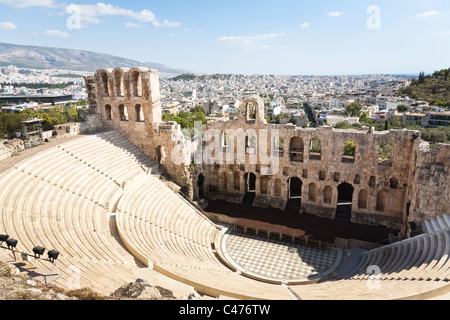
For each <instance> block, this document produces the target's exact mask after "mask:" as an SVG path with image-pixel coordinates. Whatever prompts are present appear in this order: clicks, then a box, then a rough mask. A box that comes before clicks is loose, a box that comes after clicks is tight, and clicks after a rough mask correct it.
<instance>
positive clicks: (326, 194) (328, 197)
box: [323, 186, 333, 204]
mask: <svg viewBox="0 0 450 320" xmlns="http://www.w3.org/2000/svg"><path fill="white" fill-rule="evenodd" d="M332 199H333V188H332V187H331V186H326V187H325V189H324V190H323V202H324V203H329V204H330V203H331V201H332Z"/></svg>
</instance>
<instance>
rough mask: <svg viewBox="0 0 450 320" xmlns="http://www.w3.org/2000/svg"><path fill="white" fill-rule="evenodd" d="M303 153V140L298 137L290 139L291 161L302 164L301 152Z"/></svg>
mask: <svg viewBox="0 0 450 320" xmlns="http://www.w3.org/2000/svg"><path fill="white" fill-rule="evenodd" d="M304 151H305V146H304V144H303V139H302V138H300V137H294V138H292V139H291V143H290V154H291V161H293V162H303V152H304Z"/></svg>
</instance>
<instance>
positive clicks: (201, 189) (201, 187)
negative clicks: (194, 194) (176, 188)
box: [197, 174, 205, 199]
mask: <svg viewBox="0 0 450 320" xmlns="http://www.w3.org/2000/svg"><path fill="white" fill-rule="evenodd" d="M197 187H198V196H199V197H200V198H203V199H204V198H205V176H204V175H203V174H200V175H199V176H198V179H197Z"/></svg>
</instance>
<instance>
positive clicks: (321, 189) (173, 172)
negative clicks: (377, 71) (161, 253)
mask: <svg viewBox="0 0 450 320" xmlns="http://www.w3.org/2000/svg"><path fill="white" fill-rule="evenodd" d="M86 83H87V87H88V93H89V101H90V103H92V106H93V107H92V109H91V111H94V112H96V113H97V114H98V117H99V119H100V120H101V121H102V122H103V124H104V126H105V127H106V128H109V129H114V130H117V131H119V132H120V133H122V134H123V135H124V136H125V137H127V138H128V139H129V140H130V142H132V143H133V144H135V145H136V146H137V147H139V148H140V149H141V150H142V151H143V152H145V153H146V154H147V155H148V156H149V157H150V158H152V159H153V160H155V161H156V162H158V163H159V164H160V165H161V167H162V168H163V169H164V170H165V171H166V172H167V173H168V174H169V175H170V176H171V177H172V178H173V179H174V180H175V181H176V182H177V183H178V184H179V185H180V186H182V187H186V188H187V190H188V192H189V194H190V196H191V197H192V198H193V199H197V198H199V197H202V198H209V199H224V200H227V201H231V202H238V203H240V202H242V200H243V198H244V196H245V195H246V194H247V193H248V192H249V191H250V192H252V193H254V194H255V199H254V201H253V204H254V205H255V206H261V207H273V208H279V209H282V210H284V209H285V207H286V205H287V204H288V203H289V201H292V200H293V199H296V200H297V201H300V202H301V205H300V208H299V210H298V213H299V214H301V213H310V214H315V215H317V216H321V217H326V218H330V219H334V218H335V217H337V215H338V214H339V210H338V208H341V207H342V206H344V205H346V202H348V206H349V209H350V210H351V215H350V216H349V219H350V220H351V221H353V222H357V223H364V224H371V225H385V226H388V227H392V228H395V229H398V230H399V229H402V228H404V227H405V226H406V225H407V222H410V221H421V219H424V218H426V217H430V216H432V215H433V214H436V215H439V214H442V213H443V212H446V211H447V212H448V201H446V202H445V201H444V203H442V201H440V200H439V199H438V198H437V194H433V195H430V194H431V193H433V192H437V190H439V189H442V188H444V189H445V190H446V192H447V196H446V198H444V199H447V200H448V171H449V170H448V169H449V168H448V163H449V161H448V154H449V150H448V148H447V147H440V149H438V150H436V151H434V152H431V153H430V152H425V153H423V151H422V150H419V145H420V143H421V140H420V133H419V132H417V131H408V130H391V131H385V132H375V131H373V130H368V129H365V130H334V129H332V128H329V127H323V128H318V129H300V128H297V127H295V126H294V125H273V124H267V123H266V121H265V120H264V104H263V102H262V100H261V98H259V97H253V98H251V99H248V100H245V101H243V102H242V103H241V106H240V107H241V108H240V109H241V113H240V117H239V119H237V120H231V121H228V122H220V121H219V122H210V123H208V125H206V126H203V127H202V128H201V136H202V138H203V139H204V138H207V137H208V134H207V133H209V134H210V133H212V135H213V137H212V138H211V139H205V140H200V141H198V140H197V139H190V138H185V137H184V136H183V133H182V132H181V129H180V126H179V125H177V124H176V123H164V122H162V121H161V102H160V98H159V79H158V74H157V72H156V71H154V70H149V69H143V68H141V69H121V68H117V69H114V70H99V71H98V72H97V73H96V74H95V76H94V77H88V78H86ZM254 137H256V138H254ZM274 140H277V141H278V144H276V146H277V147H276V148H275V149H268V151H266V153H265V154H264V152H263V153H260V150H262V149H261V148H260V143H261V142H262V141H266V142H267V143H268V145H269V147H272V146H275V144H274ZM318 140H320V144H318V142H317V141H318ZM347 142H352V143H354V144H355V145H356V149H355V153H354V154H353V153H350V154H348V153H346V152H344V145H346V143H347ZM388 143H389V144H391V146H392V157H390V158H388V159H385V160H381V159H380V157H379V154H380V147H381V146H384V145H385V144H388ZM317 145H320V146H321V147H320V148H319V149H318V148H317ZM211 146H214V148H211ZM210 149H212V150H213V151H212V152H211V153H209V152H210ZM266 150H267V149H266ZM195 151H197V153H195ZM221 151H223V153H222V152H221ZM227 151H228V152H229V153H228V154H230V152H231V151H232V152H231V155H232V156H231V157H230V156H228V157H227V153H226V152H227ZM183 152H184V153H185V155H187V156H186V159H185V161H184V162H181V161H175V160H174V159H175V158H176V157H174V155H176V154H177V153H183ZM198 154H200V161H198V157H197V156H196V155H198ZM205 155H209V157H205ZM202 156H203V157H202ZM446 157H447V158H446ZM267 158H270V159H272V160H273V159H274V158H276V161H275V162H271V161H269V162H267ZM255 159H256V160H255ZM445 160H447V162H445ZM431 163H433V164H431ZM435 163H441V164H442V163H447V167H446V166H444V167H442V165H435ZM436 168H438V169H439V170H441V169H442V170H441V171H439V170H437V171H439V172H442V173H438V174H437V176H434V175H435V173H436ZM424 170H425V171H424ZM429 175H431V177H429ZM423 186H426V189H424V187H423ZM426 190H428V191H426ZM422 197H431V198H430V199H436V200H437V201H438V202H440V204H436V205H435V206H432V207H430V206H427V205H426V203H424V202H423V199H422ZM426 209H428V212H426ZM431 211H432V212H431Z"/></svg>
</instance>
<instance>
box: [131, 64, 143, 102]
mask: <svg viewBox="0 0 450 320" xmlns="http://www.w3.org/2000/svg"><path fill="white" fill-rule="evenodd" d="M131 90H132V95H133V96H135V97H140V96H142V79H141V73H140V72H139V71H137V70H134V71H132V72H131Z"/></svg>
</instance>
